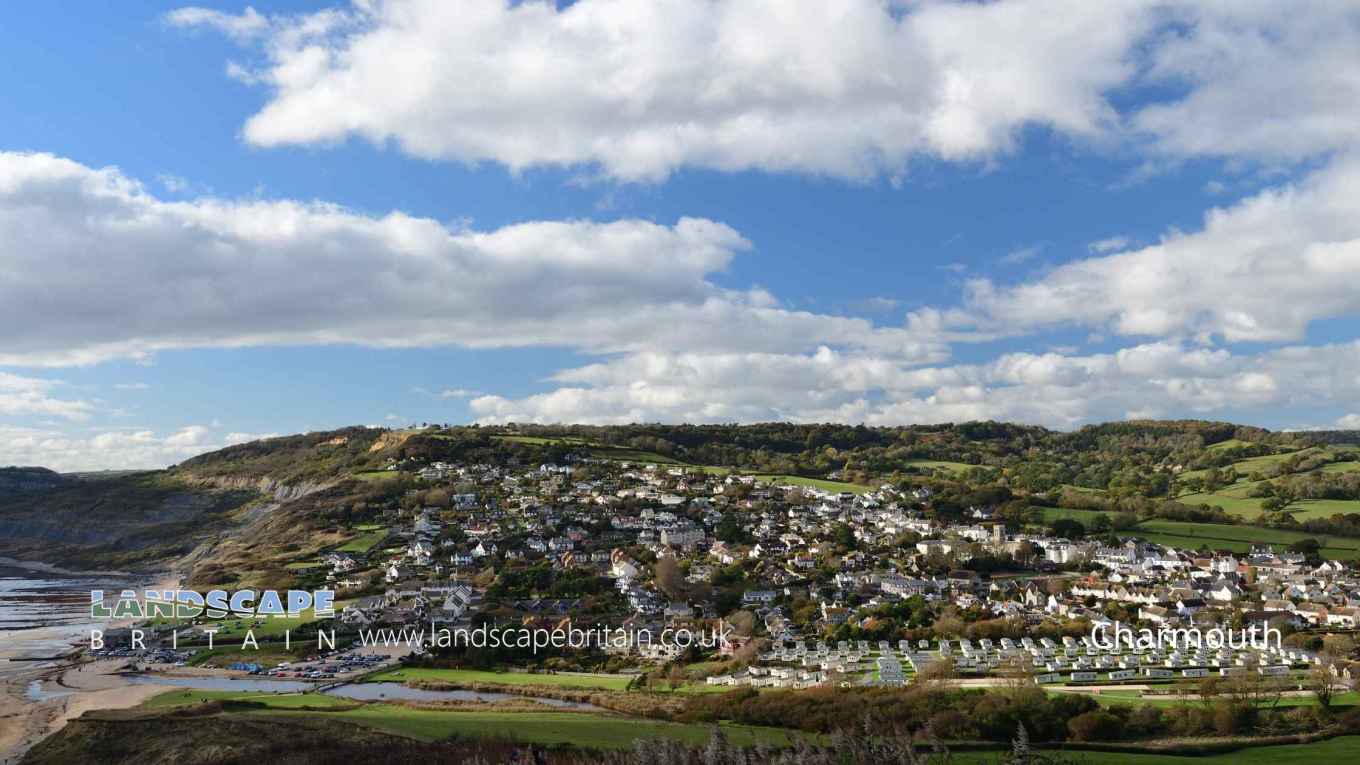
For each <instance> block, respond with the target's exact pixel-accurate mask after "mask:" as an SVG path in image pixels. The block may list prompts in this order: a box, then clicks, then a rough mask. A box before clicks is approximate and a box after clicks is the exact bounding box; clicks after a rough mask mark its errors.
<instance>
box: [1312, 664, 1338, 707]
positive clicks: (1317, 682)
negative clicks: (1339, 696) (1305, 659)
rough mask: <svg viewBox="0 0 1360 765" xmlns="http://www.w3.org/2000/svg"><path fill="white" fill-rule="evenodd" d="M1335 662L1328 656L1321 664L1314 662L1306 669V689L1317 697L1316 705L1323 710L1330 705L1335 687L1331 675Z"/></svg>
mask: <svg viewBox="0 0 1360 765" xmlns="http://www.w3.org/2000/svg"><path fill="white" fill-rule="evenodd" d="M1335 668H1336V664H1335V663H1334V662H1333V661H1332V660H1331V659H1330V658H1324V659H1323V661H1322V663H1321V664H1314V665H1313V668H1312V669H1310V670H1309V671H1308V681H1307V685H1308V690H1310V691H1312V692H1313V697H1314V698H1316V699H1317V702H1318V706H1320V707H1322V708H1323V709H1324V710H1330V709H1331V707H1332V694H1333V690H1334V689H1335V688H1336V685H1335V684H1336V678H1335V677H1334V676H1332V671H1333V670H1334V669H1335Z"/></svg>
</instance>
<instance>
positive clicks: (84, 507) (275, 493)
mask: <svg viewBox="0 0 1360 765" xmlns="http://www.w3.org/2000/svg"><path fill="white" fill-rule="evenodd" d="M1333 443H1338V441H1336V440H1335V439H1332V438H1326V439H1314V437H1313V434H1306V433H1272V432H1269V431H1265V430H1262V429H1260V428H1253V427H1244V426H1238V425H1233V424H1231V423H1216V422H1201V421H1172V422H1166V421H1130V422H1118V423H1107V424H1102V425H1093V426H1089V427H1086V428H1082V429H1080V430H1078V431H1074V432H1070V433H1062V432H1056V431H1050V430H1047V429H1044V428H1040V427H1033V426H1023V425H1014V424H1008V423H995V422H975V423H961V424H943V425H929V426H908V427H894V428H870V427H865V426H845V425H827V424H817V425H794V424H787V423H767V424H757V425H746V426H736V425H706V426H693V425H628V426H611V427H597V426H556V427H549V426H517V427H496V428H490V427H476V426H467V427H447V426H445V427H430V428H426V429H422V430H407V431H389V430H383V429H374V428H363V427H352V428H344V429H341V430H336V431H327V432H319V433H308V434H301V435H295V436H286V437H281V438H272V439H267V440H262V441H255V442H251V443H246V444H240V445H236V446H231V447H228V448H226V449H222V450H220V451H216V452H212V453H209V454H204V455H201V456H198V457H194V458H192V459H189V460H186V461H184V462H183V463H181V464H179V465H176V466H173V467H171V468H169V469H167V470H163V471H154V472H146V473H136V474H110V475H108V476H104V477H93V478H87V479H84V480H72V479H69V478H65V477H62V476H59V475H58V474H56V473H52V472H51V471H46V470H42V469H35V468H23V469H7V470H5V471H0V486H8V487H10V488H9V490H8V493H6V492H5V491H0V554H4V555H11V556H16V557H22V558H31V559H38V560H44V561H47V562H52V563H62V564H67V565H77V566H84V567H118V568H131V569H146V570H152V569H163V568H165V567H167V566H171V565H173V566H176V567H178V568H180V569H182V570H184V571H185V572H188V573H190V574H191V575H192V576H193V578H194V580H195V581H197V582H200V583H213V584H217V583H228V582H251V583H259V582H270V581H275V580H279V579H282V578H283V577H285V576H286V575H287V573H286V568H285V567H286V566H287V565H288V564H289V562H290V561H296V560H299V559H301V558H304V557H305V556H307V555H310V554H313V553H316V552H318V551H321V550H323V549H328V548H330V547H334V546H336V545H339V544H344V543H345V542H346V540H348V539H351V538H353V537H354V536H355V532H354V531H353V528H354V526H355V525H356V524H362V523H368V522H372V520H373V519H374V518H375V517H378V516H380V514H381V512H382V511H383V510H382V509H383V508H386V507H392V506H394V505H395V504H396V503H397V502H398V501H399V500H401V499H402V498H403V496H404V495H406V494H407V493H408V492H409V490H410V489H411V488H415V487H418V486H419V482H418V480H417V479H416V478H415V476H414V470H413V469H414V468H416V467H419V466H422V465H425V464H429V463H431V462H434V461H447V462H451V463H478V462H480V463H493V464H536V463H539V462H557V463H562V462H565V461H568V460H570V459H575V458H580V457H587V458H593V459H603V460H609V461H618V462H624V461H634V462H658V463H666V464H673V465H677V466H689V467H691V468H694V469H700V470H704V471H709V472H714V471H716V472H728V471H738V472H745V473H753V474H756V475H758V476H766V477H768V478H769V479H770V480H776V479H777V480H780V481H784V482H803V483H806V484H807V485H814V486H822V487H823V488H831V489H834V490H837V491H847V490H848V491H862V490H864V489H865V488H867V487H871V486H876V485H878V484H880V483H883V482H895V483H902V482H916V483H920V482H934V483H939V484H940V485H941V486H942V487H945V488H947V489H948V487H954V488H952V489H948V491H949V492H952V493H949V494H946V495H945V496H946V497H948V498H950V499H947V500H945V501H943V502H942V506H945V507H948V506H950V503H951V502H954V503H957V504H958V505H959V506H966V505H967V503H970V502H987V503H990V504H999V505H1000V506H1002V508H1003V509H1007V508H1015V509H1014V512H1017V513H1019V512H1023V511H1025V508H1027V507H1031V506H1038V507H1066V508H1073V509H1079V510H1100V511H1107V512H1114V513H1118V512H1126V513H1132V514H1135V515H1137V516H1138V517H1140V518H1143V519H1148V518H1153V517H1157V518H1163V519H1166V520H1174V521H1196V522H1204V521H1212V522H1218V523H1242V522H1255V523H1260V524H1269V525H1275V526H1282V527H1286V528H1301V529H1303V530H1307V531H1310V532H1313V531H1315V530H1320V531H1321V532H1327V533H1343V534H1350V533H1360V529H1357V530H1356V531H1355V532H1352V531H1351V530H1350V529H1349V527H1345V524H1347V523H1350V522H1351V520H1352V518H1353V519H1355V520H1357V521H1360V494H1357V496H1355V497H1349V496H1341V495H1336V496H1332V495H1333V494H1336V493H1337V492H1342V493H1344V492H1345V491H1349V490H1351V489H1350V488H1348V487H1352V488H1354V487H1353V485H1352V479H1356V482H1355V487H1360V472H1355V473H1354V474H1352V473H1351V472H1350V468H1351V467H1352V466H1354V467H1357V468H1360V462H1356V461H1355V460H1356V457H1357V456H1358V453H1357V452H1356V450H1354V449H1349V448H1347V447H1341V446H1334V445H1331V444H1333ZM398 468H400V469H398ZM6 481H7V482H6ZM1267 484H1269V485H1270V486H1271V488H1270V489H1269V491H1270V492H1274V493H1280V494H1284V493H1287V492H1295V500H1294V504H1286V505H1285V506H1284V507H1283V509H1281V510H1279V511H1277V512H1273V513H1272V514H1269V515H1268V516H1267V517H1263V518H1258V516H1260V515H1261V514H1262V512H1263V510H1262V507H1261V505H1262V503H1263V502H1264V501H1265V498H1261V497H1247V496H1243V495H1245V494H1246V493H1249V492H1251V491H1258V490H1259V491H1264V490H1265V489H1263V488H1262V487H1264V486H1265V485H1267ZM1315 484H1316V485H1315ZM1286 485H1287V486H1288V487H1291V488H1286ZM1310 491H1316V492H1324V491H1325V492H1331V493H1332V494H1329V495H1327V496H1328V497H1329V498H1327V499H1317V500H1313V499H1310V498H1308V497H1307V496H1302V495H1306V494H1307V493H1308V492H1310ZM1281 501H1283V500H1281ZM1310 502H1313V503H1314V504H1309V503H1310ZM1318 503H1321V504H1318ZM1352 505H1353V506H1352ZM1006 511H1007V512H1010V510H1006ZM1352 512H1355V513H1356V515H1354V516H1352V515H1351V513H1352ZM1296 516H1297V517H1296ZM1026 517H1027V518H1037V519H1039V520H1042V513H1040V514H1039V515H1038V516H1033V515H1032V514H1031V515H1028V516H1026ZM1310 523H1312V524H1314V527H1309V526H1308V524H1310ZM1319 523H1320V524H1322V526H1320V527H1318V526H1316V524H1319ZM1338 523H1339V524H1342V527H1340V528H1338V527H1335V524H1338ZM1329 524H1330V525H1329Z"/></svg>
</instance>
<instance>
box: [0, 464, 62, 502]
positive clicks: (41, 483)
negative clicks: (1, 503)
mask: <svg viewBox="0 0 1360 765" xmlns="http://www.w3.org/2000/svg"><path fill="white" fill-rule="evenodd" d="M70 480H71V479H70V478H67V477H65V476H63V475H62V474H61V473H58V472H56V471H53V470H48V469H47V468H42V467H6V468H0V497H7V496H12V495H15V494H32V493H35V492H42V491H49V490H51V489H55V488H57V487H59V486H62V485H64V484H66V483H69V482H70Z"/></svg>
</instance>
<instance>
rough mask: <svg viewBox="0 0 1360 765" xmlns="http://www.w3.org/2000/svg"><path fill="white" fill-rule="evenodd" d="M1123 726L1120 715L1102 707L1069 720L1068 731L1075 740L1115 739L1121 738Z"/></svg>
mask: <svg viewBox="0 0 1360 765" xmlns="http://www.w3.org/2000/svg"><path fill="white" fill-rule="evenodd" d="M1122 728H1123V725H1122V724H1121V723H1120V721H1119V718H1118V717H1115V716H1114V715H1112V714H1110V713H1109V712H1106V711H1104V710H1101V709H1097V710H1095V711H1094V712H1085V713H1082V714H1079V715H1077V716H1076V717H1073V718H1072V719H1071V720H1068V721H1067V732H1068V733H1070V734H1071V736H1072V739H1073V740H1074V741H1113V740H1115V739H1117V738H1119V734H1120V731H1121V729H1122Z"/></svg>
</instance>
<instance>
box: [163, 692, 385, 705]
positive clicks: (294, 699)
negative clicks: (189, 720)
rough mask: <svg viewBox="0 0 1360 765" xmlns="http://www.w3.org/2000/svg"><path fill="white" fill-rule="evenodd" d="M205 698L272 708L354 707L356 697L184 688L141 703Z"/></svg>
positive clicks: (192, 702) (197, 701)
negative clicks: (243, 702)
mask: <svg viewBox="0 0 1360 765" xmlns="http://www.w3.org/2000/svg"><path fill="white" fill-rule="evenodd" d="M205 701H252V702H255V703H258V704H264V705H265V706H267V707H270V708H272V709H298V708H313V709H321V708H325V709H337V710H339V709H354V708H356V707H358V706H360V703H359V702H357V701H351V700H350V699H343V698H340V697H338V696H327V695H326V694H324V693H259V692H242V691H205V690H199V689H197V688H183V689H180V690H177V691H167V692H165V693H162V694H160V695H158V696H153V697H151V698H150V699H147V700H146V701H145V702H143V703H142V707H143V708H145V709H169V708H172V707H185V706H193V705H195V704H201V703H203V702H205Z"/></svg>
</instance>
